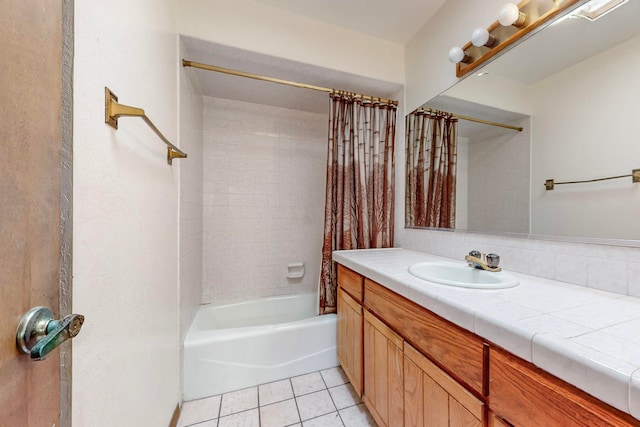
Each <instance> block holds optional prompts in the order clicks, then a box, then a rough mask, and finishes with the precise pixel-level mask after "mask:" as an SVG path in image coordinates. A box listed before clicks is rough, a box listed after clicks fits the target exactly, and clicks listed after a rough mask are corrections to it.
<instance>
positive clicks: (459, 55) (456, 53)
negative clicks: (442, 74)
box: [449, 46, 471, 64]
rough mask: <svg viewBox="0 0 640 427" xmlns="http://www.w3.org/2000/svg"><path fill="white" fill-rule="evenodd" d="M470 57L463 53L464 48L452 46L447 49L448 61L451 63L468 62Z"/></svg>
mask: <svg viewBox="0 0 640 427" xmlns="http://www.w3.org/2000/svg"><path fill="white" fill-rule="evenodd" d="M470 60H471V57H470V56H469V55H467V54H466V53H464V50H462V49H461V48H459V47H458V46H454V47H452V48H451V49H449V61H450V62H451V63H453V64H457V63H458V62H462V63H464V64H467V63H469V61H470Z"/></svg>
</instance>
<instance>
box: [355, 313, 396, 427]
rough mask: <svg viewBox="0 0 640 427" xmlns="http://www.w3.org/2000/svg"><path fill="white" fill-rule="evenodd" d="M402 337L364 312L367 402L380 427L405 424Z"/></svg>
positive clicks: (364, 398) (365, 395) (365, 401)
mask: <svg viewBox="0 0 640 427" xmlns="http://www.w3.org/2000/svg"><path fill="white" fill-rule="evenodd" d="M402 342H403V341H402V338H401V337H400V336H399V335H397V334H396V333H395V332H393V331H392V330H391V329H389V327H387V326H386V325H385V324H384V323H382V322H381V321H380V320H378V318H377V317H375V316H374V315H372V314H371V313H369V312H368V311H366V310H365V311H364V396H363V398H362V400H363V401H364V403H365V405H367V408H369V411H370V412H371V415H372V416H373V418H374V419H375V420H376V422H377V423H378V425H379V426H387V427H392V426H402V425H403V411H404V409H403V406H404V403H403V399H402V382H403V366H402Z"/></svg>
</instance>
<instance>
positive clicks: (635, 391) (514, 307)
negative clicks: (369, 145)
mask: <svg viewBox="0 0 640 427" xmlns="http://www.w3.org/2000/svg"><path fill="white" fill-rule="evenodd" d="M333 259H334V261H337V262H338V263H340V264H342V265H344V266H345V267H348V268H350V269H352V270H354V271H356V272H358V273H360V274H362V275H363V276H366V277H368V278H370V279H371V280H373V281H375V282H378V283H380V284H382V285H384V286H386V287H387V288H389V289H391V290H392V291H394V292H396V293H398V294H400V295H402V296H404V297H406V298H408V299H410V300H412V301H414V302H416V303H417V304H420V305H422V306H423V307H425V308H428V309H429V310H431V311H433V312H434V313H436V314H438V315H440V316H442V317H443V318H445V319H447V320H449V321H451V322H453V323H455V324H457V325H459V326H461V327H463V328H465V329H467V330H469V331H471V332H474V333H476V334H477V335H479V336H481V337H483V338H485V339H487V340H489V341H491V342H493V343H495V344H497V345H499V346H501V347H503V348H505V349H507V350H509V351H510V352H512V353H514V354H515V355H517V356H519V357H521V358H523V359H525V360H527V361H529V362H531V363H533V364H535V365H536V366H538V367H540V368H542V369H544V370H545V371H547V372H549V373H551V374H553V375H555V376H557V377H559V378H562V379H563V380H565V381H567V382H569V383H571V384H573V385H575V386H576V387H578V388H580V389H582V390H584V391H586V392H587V393H589V394H591V395H593V396H595V397H597V398H598V399H600V400H602V401H604V402H606V403H608V404H610V405H611V406H613V407H615V408H618V409H620V410H621V411H623V412H627V413H629V414H631V415H632V416H634V417H635V418H637V419H640V298H635V297H629V296H625V295H620V294H615V293H611V292H605V291H600V290H596V289H590V288H586V287H583V286H577V285H572V284H569V283H564V282H557V281H553V280H548V279H543V278H539V277H535V276H529V275H526V274H519V273H513V272H509V273H510V274H513V275H514V276H516V277H517V278H518V279H519V280H520V285H518V286H516V287H515V288H509V289H497V290H486V289H466V288H457V287H452V286H446V285H439V284H436V283H432V282H428V281H425V280H422V279H418V278H417V277H414V276H412V275H411V274H409V271H408V269H409V266H410V265H411V264H414V263H417V262H425V261H448V262H451V261H456V260H452V259H451V258H444V257H440V256H436V255H431V254H428V253H423V252H415V251H410V250H406V249H399V248H393V249H364V250H350V251H335V252H334V253H333ZM459 261H460V262H461V263H462V262H464V260H462V259H461V260H459Z"/></svg>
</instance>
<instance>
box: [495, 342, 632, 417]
mask: <svg viewBox="0 0 640 427" xmlns="http://www.w3.org/2000/svg"><path fill="white" fill-rule="evenodd" d="M490 360H491V374H490V376H491V382H490V394H491V402H490V406H491V409H492V410H493V411H494V412H495V414H496V415H498V416H499V417H500V418H502V419H503V420H505V421H506V422H507V423H509V424H511V425H514V426H518V427H520V426H522V427H527V426H542V425H548V426H552V425H553V426H556V425H557V426H563V427H572V426H576V427H577V426H603V427H604V426H631V425H635V426H637V425H640V422H638V420H636V419H634V418H633V417H631V416H630V415H628V414H624V413H622V412H620V411H618V410H616V409H614V408H611V407H609V406H608V405H606V404H605V403H603V402H601V401H600V400H598V399H596V398H594V397H592V396H590V395H588V394H587V393H585V392H583V391H582V390H579V389H578V388H576V387H574V386H572V385H570V384H567V383H566V382H564V381H562V380H559V379H557V378H555V377H553V376H552V375H550V374H548V373H547V372H545V371H543V370H541V369H540V368H537V367H536V366H535V365H533V364H531V363H529V362H526V361H524V360H522V359H520V358H518V357H516V356H514V355H512V354H510V353H508V352H506V351H504V350H502V349H499V348H493V347H492V348H491V352H490Z"/></svg>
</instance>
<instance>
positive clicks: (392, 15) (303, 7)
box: [254, 0, 446, 45]
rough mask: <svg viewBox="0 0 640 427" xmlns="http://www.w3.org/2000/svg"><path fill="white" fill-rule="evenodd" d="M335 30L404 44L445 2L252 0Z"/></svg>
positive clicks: (422, 0)
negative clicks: (320, 22) (351, 31)
mask: <svg viewBox="0 0 640 427" xmlns="http://www.w3.org/2000/svg"><path fill="white" fill-rule="evenodd" d="M254 1H256V2H257V3H262V4H265V5H268V6H273V7H276V8H278V9H282V10H286V11H288V12H292V13H295V14H298V15H303V16H307V17H309V18H313V19H317V20H319V21H323V22H326V23H329V24H333V25H336V26H339V27H344V28H347V29H350V30H354V31H357V32H360V33H364V34H368V35H371V36H374V37H378V38H381V39H384V40H388V41H390V42H395V43H400V44H403V45H404V44H407V42H409V40H411V39H412V38H413V36H414V35H416V33H417V32H418V31H419V30H420V28H422V26H423V25H424V24H425V22H427V21H428V20H429V19H430V18H431V17H432V16H433V15H435V13H436V12H437V11H438V9H440V7H441V6H442V5H443V4H444V3H445V2H446V0H393V1H391V0H347V1H345V0H254Z"/></svg>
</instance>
